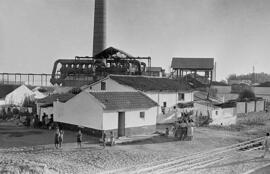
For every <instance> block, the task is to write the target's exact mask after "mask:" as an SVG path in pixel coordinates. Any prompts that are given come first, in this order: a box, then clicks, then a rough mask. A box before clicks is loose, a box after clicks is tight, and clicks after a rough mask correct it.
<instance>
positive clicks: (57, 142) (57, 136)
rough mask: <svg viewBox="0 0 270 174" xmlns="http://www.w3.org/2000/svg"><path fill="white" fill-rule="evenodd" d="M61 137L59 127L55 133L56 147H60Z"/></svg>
mask: <svg viewBox="0 0 270 174" xmlns="http://www.w3.org/2000/svg"><path fill="white" fill-rule="evenodd" d="M59 137H60V132H59V128H56V132H55V134H54V145H55V148H56V149H58V148H59Z"/></svg>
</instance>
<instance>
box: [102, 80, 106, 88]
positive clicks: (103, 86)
mask: <svg viewBox="0 0 270 174" xmlns="http://www.w3.org/2000/svg"><path fill="white" fill-rule="evenodd" d="M101 90H106V82H101Z"/></svg>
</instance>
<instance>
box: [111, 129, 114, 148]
mask: <svg viewBox="0 0 270 174" xmlns="http://www.w3.org/2000/svg"><path fill="white" fill-rule="evenodd" d="M110 143H111V146H113V145H114V136H113V132H112V131H111V132H110Z"/></svg>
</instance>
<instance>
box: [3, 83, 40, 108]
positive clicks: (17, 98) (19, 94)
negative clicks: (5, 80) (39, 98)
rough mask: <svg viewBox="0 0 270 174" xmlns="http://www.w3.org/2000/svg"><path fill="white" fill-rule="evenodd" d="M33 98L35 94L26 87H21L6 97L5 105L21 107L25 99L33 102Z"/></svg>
mask: <svg viewBox="0 0 270 174" xmlns="http://www.w3.org/2000/svg"><path fill="white" fill-rule="evenodd" d="M34 96H35V94H34V92H33V91H31V90H30V89H29V88H28V87H27V86H25V85H21V86H19V87H18V88H16V89H15V90H13V91H12V92H10V93H9V94H7V95H6V97H5V103H6V104H7V105H15V106H22V105H23V103H24V100H25V99H26V98H29V99H30V100H34Z"/></svg>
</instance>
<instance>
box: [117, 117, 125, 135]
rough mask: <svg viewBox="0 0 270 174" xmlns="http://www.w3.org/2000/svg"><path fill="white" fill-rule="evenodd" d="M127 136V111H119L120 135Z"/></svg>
mask: <svg viewBox="0 0 270 174" xmlns="http://www.w3.org/2000/svg"><path fill="white" fill-rule="evenodd" d="M123 136H125V112H118V137H123Z"/></svg>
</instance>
